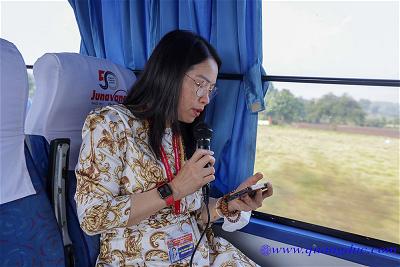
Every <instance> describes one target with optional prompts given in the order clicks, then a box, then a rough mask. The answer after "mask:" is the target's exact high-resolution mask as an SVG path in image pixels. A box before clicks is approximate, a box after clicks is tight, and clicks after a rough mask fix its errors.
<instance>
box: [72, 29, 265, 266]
mask: <svg viewBox="0 0 400 267" xmlns="http://www.w3.org/2000/svg"><path fill="white" fill-rule="evenodd" d="M220 65H221V61H220V59H219V57H218V55H217V53H216V51H215V50H214V48H213V47H212V46H211V45H210V44H209V43H208V42H207V41H205V40H204V39H203V38H201V37H200V36H197V35H195V34H193V33H191V32H188V31H181V30H176V31H173V32H170V33H168V34H167V35H166V36H164V37H163V38H162V40H161V41H160V42H159V44H158V45H157V46H156V48H155V49H154V51H153V53H152V55H151V57H150V59H149V60H148V62H147V64H146V66H145V69H144V71H143V73H142V75H141V76H140V78H139V79H138V81H137V82H136V83H135V85H134V86H133V88H132V90H131V91H130V94H129V95H128V96H127V98H126V101H125V103H124V105H114V106H108V107H104V108H100V109H97V110H94V111H93V112H91V113H90V114H89V116H88V117H87V119H86V121H85V124H84V127H83V131H82V137H83V143H82V147H81V152H80V157H79V163H78V165H77V167H76V175H77V181H78V184H77V191H76V194H75V200H76V202H77V209H78V216H79V220H80V223H81V227H82V229H83V230H84V231H85V232H86V233H88V234H91V235H93V234H98V233H101V248H100V254H99V256H98V259H97V266H125V265H129V266H187V265H188V263H189V260H190V256H191V254H192V252H193V247H194V246H195V245H196V243H197V241H198V240H199V236H200V233H201V232H202V231H203V230H204V229H203V228H204V225H205V223H206V222H207V212H206V209H205V206H204V204H202V193H201V187H202V186H203V185H205V184H206V183H209V182H211V181H213V180H214V179H215V176H214V172H215V170H214V167H213V165H214V162H215V159H214V157H213V156H212V155H213V152H211V151H207V150H202V149H197V150H196V149H195V143H194V141H193V140H194V139H193V136H192V132H191V128H192V125H194V124H195V123H196V122H198V121H201V120H202V119H203V117H204V109H205V107H206V105H207V104H208V103H209V101H210V98H211V97H212V96H213V94H214V93H215V90H216V88H215V82H216V79H217V74H218V70H219V67H220ZM207 164H209V165H208V167H207V166H206V165H207ZM261 178H262V174H256V175H254V176H251V177H249V178H248V179H247V180H246V181H245V182H244V183H243V184H241V185H240V186H239V187H238V189H237V190H240V189H242V188H245V187H246V186H249V185H252V184H255V183H256V182H257V181H258V180H260V179H261ZM271 194H272V186H271V185H269V190H268V191H267V192H261V191H259V192H257V194H256V195H255V196H254V197H253V198H250V197H249V196H246V197H244V198H241V199H236V200H233V201H230V202H226V201H224V199H219V200H217V199H210V202H209V205H208V206H209V211H210V216H211V221H215V220H217V219H219V218H221V217H224V228H225V229H231V230H235V229H238V228H241V227H243V226H244V225H245V224H246V223H247V222H248V217H249V216H248V215H249V214H248V213H249V211H251V210H254V209H256V208H258V207H260V206H261V205H262V201H263V199H264V198H266V197H268V196H270V195H271ZM230 263H232V265H229V264H230ZM224 264H225V265H229V266H256V264H255V263H254V262H253V261H251V260H250V259H248V258H247V257H246V256H245V255H243V254H242V253H241V252H240V251H239V250H237V249H236V248H235V247H233V246H232V245H231V244H230V243H229V242H227V241H226V240H224V239H222V238H219V237H214V236H213V234H212V231H208V232H207V235H206V239H205V238H203V239H202V242H201V243H200V245H199V248H198V250H197V251H196V253H195V255H194V260H193V266H223V265H224ZM234 264H236V265H234Z"/></svg>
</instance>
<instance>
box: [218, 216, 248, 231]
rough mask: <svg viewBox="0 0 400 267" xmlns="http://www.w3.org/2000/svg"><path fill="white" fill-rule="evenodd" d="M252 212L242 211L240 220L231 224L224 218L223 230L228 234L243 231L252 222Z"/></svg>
mask: <svg viewBox="0 0 400 267" xmlns="http://www.w3.org/2000/svg"><path fill="white" fill-rule="evenodd" d="M250 217H251V211H242V212H241V213H240V219H239V220H238V221H237V222H235V223H231V222H230V221H228V220H227V219H226V218H225V217H224V224H222V230H224V231H226V232H234V231H236V230H239V229H242V228H243V227H245V226H246V225H247V224H248V223H249V222H250Z"/></svg>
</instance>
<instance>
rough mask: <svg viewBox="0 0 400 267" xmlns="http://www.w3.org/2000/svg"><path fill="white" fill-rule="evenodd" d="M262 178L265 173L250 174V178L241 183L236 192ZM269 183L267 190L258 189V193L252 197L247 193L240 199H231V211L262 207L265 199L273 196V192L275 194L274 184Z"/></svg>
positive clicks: (229, 204)
mask: <svg viewBox="0 0 400 267" xmlns="http://www.w3.org/2000/svg"><path fill="white" fill-rule="evenodd" d="M262 178H263V174H262V173H260V172H258V173H256V174H254V175H253V176H250V177H249V178H247V180H246V181H244V182H243V183H241V184H240V185H239V186H238V188H236V190H235V192H237V191H240V190H242V189H244V188H246V187H248V186H251V185H254V184H256V183H257V182H258V181H259V180H261V179H262ZM267 184H268V189H267V190H266V191H265V190H264V191H262V190H257V191H256V194H255V195H254V197H252V198H251V197H250V196H249V195H247V194H246V195H244V196H242V197H240V198H238V199H235V200H232V201H230V202H229V203H228V209H229V211H235V210H240V211H251V210H256V209H258V208H259V207H261V206H262V203H263V200H264V199H265V198H267V197H270V196H272V194H273V188H272V184H271V183H269V182H267Z"/></svg>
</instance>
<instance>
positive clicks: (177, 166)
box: [161, 135, 183, 214]
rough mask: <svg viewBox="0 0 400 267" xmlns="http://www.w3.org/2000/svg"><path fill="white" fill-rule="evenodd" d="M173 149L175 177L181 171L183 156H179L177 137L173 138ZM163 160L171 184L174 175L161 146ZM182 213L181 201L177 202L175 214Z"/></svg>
mask: <svg viewBox="0 0 400 267" xmlns="http://www.w3.org/2000/svg"><path fill="white" fill-rule="evenodd" d="M172 147H173V149H174V158H175V171H176V173H175V175H177V174H178V172H179V170H180V169H181V161H180V157H179V156H183V155H179V153H178V137H177V136H175V135H174V136H172ZM161 160H162V163H163V164H164V167H165V171H166V172H167V178H168V182H171V181H172V179H174V175H173V174H172V171H171V167H170V166H169V163H168V158H167V154H166V153H165V150H164V148H163V147H162V146H161ZM180 212H181V201H180V200H175V203H174V213H175V214H179V213H180Z"/></svg>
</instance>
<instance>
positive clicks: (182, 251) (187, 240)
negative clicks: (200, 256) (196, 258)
mask: <svg viewBox="0 0 400 267" xmlns="http://www.w3.org/2000/svg"><path fill="white" fill-rule="evenodd" d="M193 238H194V237H193V232H192V229H191V227H190V225H188V224H184V225H183V226H182V227H178V226H175V227H172V228H171V229H169V231H168V233H167V238H166V243H167V248H168V257H169V261H170V263H175V262H178V261H181V260H183V259H186V258H187V257H190V256H191V255H192V253H193V250H194V239H193Z"/></svg>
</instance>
